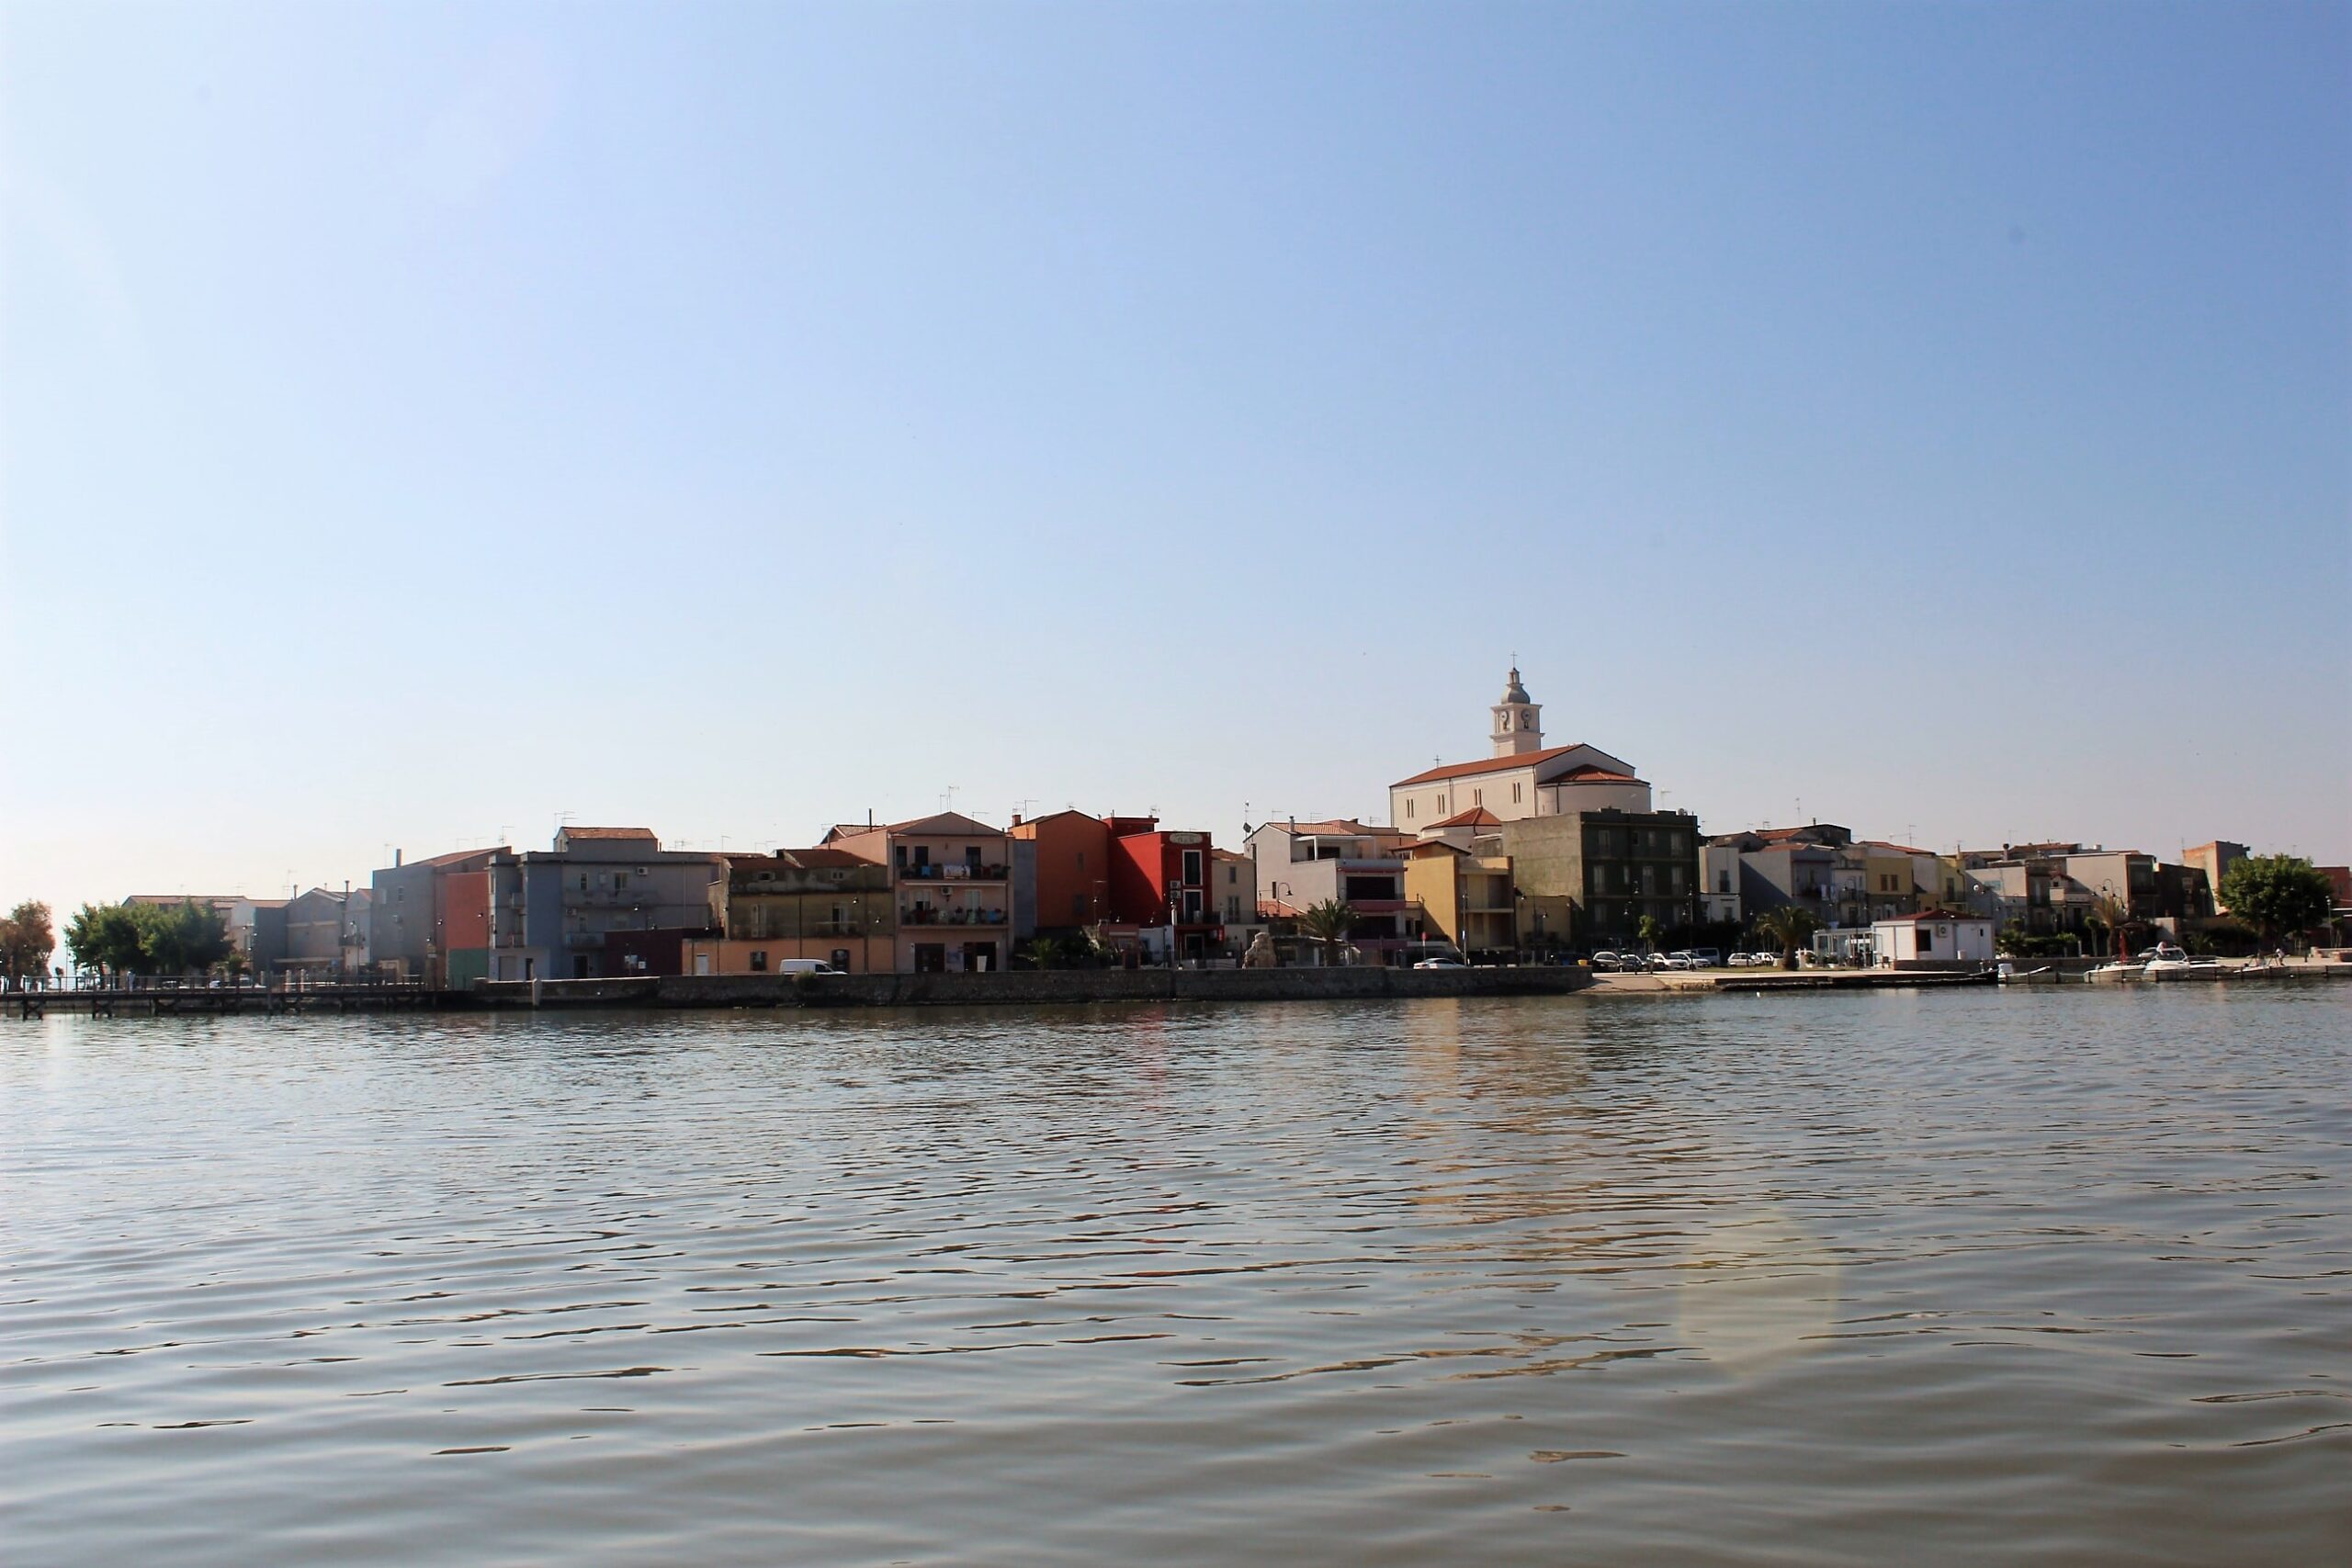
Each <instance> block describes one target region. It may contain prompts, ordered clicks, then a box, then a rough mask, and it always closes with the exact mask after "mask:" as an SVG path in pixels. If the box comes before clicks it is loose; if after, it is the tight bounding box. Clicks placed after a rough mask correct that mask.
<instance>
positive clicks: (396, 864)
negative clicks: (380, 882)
mask: <svg viewBox="0 0 2352 1568" xmlns="http://www.w3.org/2000/svg"><path fill="white" fill-rule="evenodd" d="M400 868H401V852H400V851H398V850H394V851H393V852H392V869H393V870H394V871H398V870H399V869H400Z"/></svg>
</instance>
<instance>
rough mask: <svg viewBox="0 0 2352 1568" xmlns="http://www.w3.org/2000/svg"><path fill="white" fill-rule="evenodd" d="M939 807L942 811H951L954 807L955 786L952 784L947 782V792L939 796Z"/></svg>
mask: <svg viewBox="0 0 2352 1568" xmlns="http://www.w3.org/2000/svg"><path fill="white" fill-rule="evenodd" d="M939 808H940V809H941V810H942V811H953V810H955V809H956V786H955V785H954V784H949V785H948V786H947V793H946V794H945V795H941V796H940V797H939Z"/></svg>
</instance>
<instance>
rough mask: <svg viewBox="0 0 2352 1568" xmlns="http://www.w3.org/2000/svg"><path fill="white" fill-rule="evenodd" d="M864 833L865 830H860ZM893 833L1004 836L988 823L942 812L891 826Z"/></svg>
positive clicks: (949, 812) (957, 812)
mask: <svg viewBox="0 0 2352 1568" xmlns="http://www.w3.org/2000/svg"><path fill="white" fill-rule="evenodd" d="M860 830H861V831H863V830H864V829H860ZM890 831H892V832H893V833H944V834H952V835H954V836H956V837H958V838H966V837H972V836H975V835H977V836H978V837H980V838H984V839H994V838H1001V837H1002V836H1003V835H1002V834H1001V832H1000V831H999V830H998V829H994V828H991V827H989V825H988V824H987V823H985V822H981V821H978V820H975V819H974V818H969V817H967V816H965V815H964V814H963V813H962V812H960V811H942V812H939V813H938V814H936V815H934V816H931V817H917V818H913V819H912V820H910V821H906V822H893V823H891V824H890Z"/></svg>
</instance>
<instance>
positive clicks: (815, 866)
mask: <svg viewBox="0 0 2352 1568" xmlns="http://www.w3.org/2000/svg"><path fill="white" fill-rule="evenodd" d="M776 858H777V859H778V860H788V861H790V862H791V863H793V864H795V865H797V866H798V867H800V869H802V870H803V871H854V870H855V869H857V868H858V867H860V866H870V865H872V864H874V862H872V861H870V860H865V859H864V858H862V857H860V856H857V855H854V854H852V853H850V852H848V851H847V850H827V849H815V850H779V851H777V852H776Z"/></svg>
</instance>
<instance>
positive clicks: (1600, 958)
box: [1589, 953, 1621, 969]
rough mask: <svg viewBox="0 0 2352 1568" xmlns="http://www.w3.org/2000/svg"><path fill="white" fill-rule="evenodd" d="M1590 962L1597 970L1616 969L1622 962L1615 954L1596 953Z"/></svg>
mask: <svg viewBox="0 0 2352 1568" xmlns="http://www.w3.org/2000/svg"><path fill="white" fill-rule="evenodd" d="M1589 962H1590V963H1591V964H1592V966H1593V967H1594V968H1595V969H1614V968H1616V967H1617V965H1618V964H1619V963H1620V962H1621V961H1620V960H1619V958H1618V956H1617V955H1616V954H1615V953H1594V954H1593V955H1592V957H1591V959H1590V960H1589Z"/></svg>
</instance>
